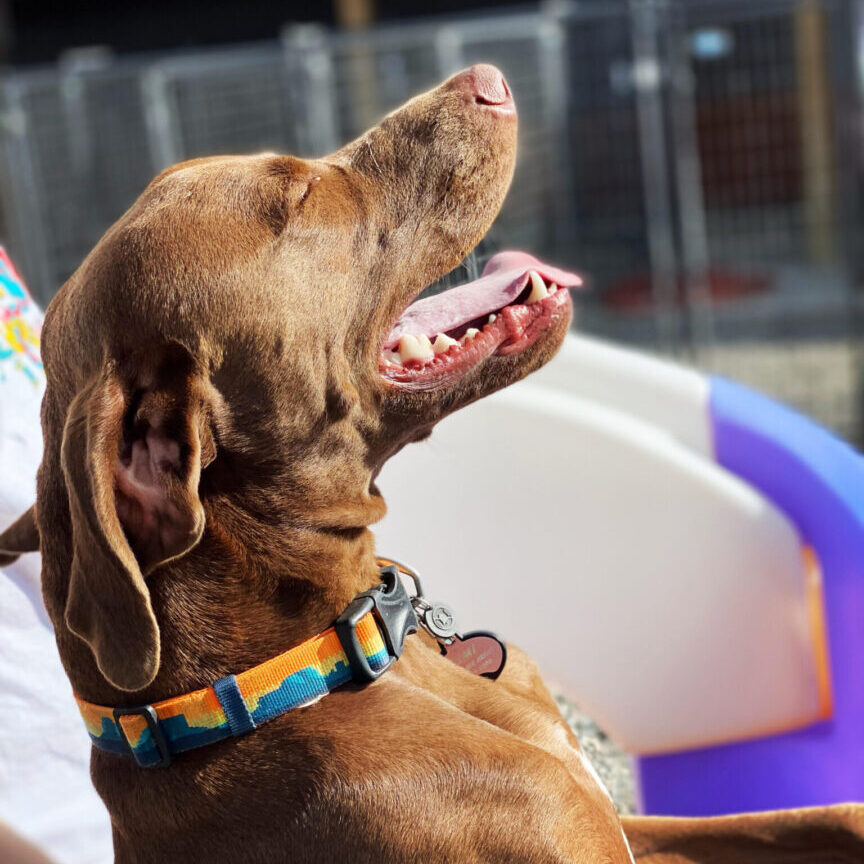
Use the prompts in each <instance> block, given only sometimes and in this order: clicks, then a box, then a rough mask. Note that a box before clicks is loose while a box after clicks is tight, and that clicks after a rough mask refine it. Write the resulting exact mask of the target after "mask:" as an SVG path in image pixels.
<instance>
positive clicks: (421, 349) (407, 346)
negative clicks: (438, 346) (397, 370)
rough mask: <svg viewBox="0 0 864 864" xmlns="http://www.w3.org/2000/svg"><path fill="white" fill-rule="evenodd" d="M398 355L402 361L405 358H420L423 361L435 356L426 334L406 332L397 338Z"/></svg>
mask: <svg viewBox="0 0 864 864" xmlns="http://www.w3.org/2000/svg"><path fill="white" fill-rule="evenodd" d="M399 355H400V356H401V358H402V362H403V363H404V362H405V361H406V360H420V361H421V362H425V361H426V360H431V359H432V358H433V357H434V356H435V352H434V351H433V350H432V343H431V342H430V341H429V337H428V336H412V335H411V334H410V333H406V334H405V335H404V336H403V337H402V338H401V339H400V340H399Z"/></svg>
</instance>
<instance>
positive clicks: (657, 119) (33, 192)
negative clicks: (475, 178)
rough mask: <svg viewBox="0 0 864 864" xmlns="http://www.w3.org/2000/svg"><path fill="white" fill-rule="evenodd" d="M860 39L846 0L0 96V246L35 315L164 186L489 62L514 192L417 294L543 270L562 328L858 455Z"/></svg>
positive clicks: (391, 47)
mask: <svg viewBox="0 0 864 864" xmlns="http://www.w3.org/2000/svg"><path fill="white" fill-rule="evenodd" d="M862 21H864V4H862V3H860V2H857V0H796V2H787V0H747V2H745V0H690V2H686V3H684V2H681V0H583V2H567V0H557V2H552V3H547V4H544V5H543V6H542V7H541V8H540V10H539V11H537V12H519V13H517V14H501V13H493V14H485V15H479V16H473V17H457V18H449V19H443V18H442V19H433V20H429V21H421V22H417V23H411V24H407V25H403V24H400V25H398V26H378V27H374V28H371V29H369V30H366V31H363V32H351V33H347V32H332V31H329V30H326V29H324V28H321V27H318V26H313V25H304V26H299V27H298V26H294V27H290V28H288V29H286V31H285V32H284V33H283V38H282V39H281V42H273V43H262V44H259V45H254V46H243V47H237V48H232V49H230V50H219V51H210V52H201V51H199V52H195V53H190V54H172V55H165V56H162V57H147V58H139V59H131V60H124V61H116V60H110V58H105V57H102V58H101V59H100V58H97V62H95V63H94V62H92V59H93V58H90V61H88V62H85V63H83V64H82V63H72V64H69V63H65V64H62V65H60V66H57V67H52V68H49V69H42V70H35V71H27V72H22V73H17V74H13V75H10V76H7V77H6V78H5V79H4V81H3V82H2V86H0V99H2V104H0V112H2V113H0V128H2V137H0V195H2V211H3V214H2V215H3V220H2V221H3V223H4V225H5V228H6V230H7V231H8V233H9V237H8V238H4V239H6V240H7V242H8V243H9V245H10V247H11V249H12V252H13V254H14V255H15V256H16V258H17V259H18V261H19V262H20V264H21V267H22V270H23V271H24V273H25V276H26V277H27V278H28V279H29V281H30V282H31V285H32V287H33V289H34V291H35V293H36V295H37V296H38V297H39V298H40V299H41V300H42V301H43V302H44V301H46V300H47V299H48V298H49V297H50V296H51V294H52V293H53V292H54V291H55V290H56V289H57V287H58V286H59V285H60V284H61V282H62V281H63V280H64V279H65V278H66V277H67V276H68V275H69V273H70V272H71V271H72V270H73V269H74V268H75V267H76V266H77V265H78V263H79V262H80V261H81V259H82V258H83V257H84V255H85V254H86V253H87V252H88V251H89V249H90V248H91V247H92V245H93V244H94V243H95V242H96V240H97V239H98V237H99V236H100V234H101V233H102V232H103V231H104V229H105V228H106V227H107V226H108V225H109V224H110V223H111V222H112V221H113V220H115V219H116V218H117V217H119V216H120V215H121V214H122V212H123V211H124V210H125V208H126V207H128V206H129V204H130V203H131V202H132V201H133V200H134V198H135V196H136V195H137V194H138V193H139V191H140V190H141V189H142V188H143V187H144V185H145V184H146V183H147V182H148V180H149V179H150V178H151V177H152V176H153V174H154V173H155V172H156V171H158V170H160V169H161V168H163V167H165V166H166V165H168V164H170V163H172V162H175V161H178V160H180V159H184V158H189V157H192V156H197V155H205V154H217V153H243V152H256V151H261V150H268V149H273V150H279V151H288V152H297V153H299V154H301V155H321V154H324V153H327V152H330V151H332V150H333V149H335V148H336V147H338V146H340V145H341V144H342V143H344V142H346V141H348V140H350V139H351V138H354V137H356V136H357V135H359V134H360V133H362V132H363V131H364V130H365V129H366V128H368V127H369V126H370V125H372V124H373V123H376V122H377V121H378V120H379V119H380V118H381V116H382V115H383V114H385V113H386V112H387V111H389V110H390V109H392V108H394V107H396V106H397V105H399V104H401V103H402V102H403V101H405V100H406V99H408V98H409V97H411V96H412V95H414V94H415V93H417V92H419V91H421V90H424V89H426V88H428V87H431V86H434V85H435V84H437V83H438V82H440V81H441V80H442V79H443V78H444V77H445V76H447V75H450V74H452V73H454V72H456V71H457V70H459V69H461V68H464V67H465V66H468V65H470V64H472V63H476V62H491V63H495V64H496V65H498V66H499V67H500V68H501V69H502V70H503V72H504V74H505V76H506V77H507V79H508V81H509V83H510V85H511V87H512V89H513V91H514V93H515V95H516V99H517V103H518V106H519V115H520V124H519V159H518V164H517V169H516V174H515V177H514V181H513V186H512V189H511V191H510V194H509V196H508V199H507V201H506V202H505V204H504V208H503V210H502V213H501V215H500V217H499V219H498V221H497V223H496V225H495V226H493V229H492V231H491V232H490V235H489V238H488V239H487V241H485V242H484V244H482V245H481V248H480V250H479V252H478V253H477V254H475V255H474V256H472V257H471V258H470V259H469V260H468V261H466V262H465V263H464V265H463V266H462V267H461V268H460V269H459V270H458V272H456V273H454V274H452V275H451V276H450V277H448V278H446V279H444V280H442V283H441V284H442V285H444V284H451V283H452V282H453V281H456V280H457V279H458V280H459V281H461V280H464V279H465V278H466V277H467V278H471V277H472V276H475V275H476V274H477V271H478V269H479V268H480V267H481V266H482V264H483V262H484V260H485V258H486V257H487V256H488V255H489V254H490V253H491V252H493V251H495V250H496V249H499V248H504V247H514V246H515V247H521V248H524V249H526V250H527V251H532V252H535V253H537V254H540V255H543V256H547V257H548V258H550V260H555V261H557V262H559V263H561V264H563V265H567V266H570V267H573V268H575V269H577V270H580V271H582V272H584V273H585V274H586V276H587V277H588V284H589V290H587V291H585V292H583V293H582V295H581V297H580V299H579V301H578V307H579V308H578V315H577V320H578V326H579V327H581V328H582V329H587V330H589V331H593V332H597V333H600V334H602V335H605V336H608V337H610V338H613V339H619V340H623V341H628V342H635V343H638V344H641V345H643V346H646V347H650V348H655V349H659V350H662V351H665V352H671V353H675V354H684V355H685V356H687V357H689V358H691V359H694V360H695V361H696V362H698V363H700V364H702V365H704V366H705V367H706V368H708V369H712V370H719V371H724V372H727V373H732V374H734V375H735V376H736V377H738V378H739V379H741V380H743V381H745V382H750V383H752V384H754V385H756V386H758V387H760V388H762V389H765V390H767V391H768V392H771V393H774V394H775V395H777V396H780V397H781V398H785V399H787V400H789V401H791V402H792V403H793V404H797V405H799V406H800V407H802V408H804V409H805V410H807V411H810V412H811V413H813V414H815V415H816V416H817V417H819V418H820V419H822V420H823V421H825V422H826V423H828V424H829V425H831V426H833V427H834V428H836V429H838V430H839V431H841V432H843V433H844V434H846V435H849V436H851V437H855V438H857V439H858V440H860V439H861V438H862V437H864V431H862V430H864V418H862V395H861V394H862V389H864V387H862V380H864V373H862V367H864V360H862V357H861V352H862V348H861V344H862V337H861V332H862V327H861V319H862V316H864V310H862V303H861V299H862V295H861V292H860V290H859V285H860V283H861V277H862V275H864V244H861V242H860V238H861V236H862V228H864V215H862V213H864V210H862V205H864V197H862V190H864V160H862V159H861V157H860V152H861V147H860V141H861V130H862V129H864V118H862V115H861V92H860V89H861V85H862V81H864V75H862V74H861V70H860V59H859V58H860V56H864V52H861V51H859V45H860V44H861V43H862V42H864V35H862V34H864V25H862ZM856 62H857V64H858V65H856ZM440 287H441V286H440V285H439V286H436V288H440ZM808 363H809V364H810V365H809V366H807V364H808ZM805 366H806V367H807V369H808V370H809V371H805Z"/></svg>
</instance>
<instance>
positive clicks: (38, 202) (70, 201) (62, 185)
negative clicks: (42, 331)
mask: <svg viewBox="0 0 864 864" xmlns="http://www.w3.org/2000/svg"><path fill="white" fill-rule="evenodd" d="M3 97H4V109H3V110H4V118H5V120H6V122H5V123H4V155H5V156H6V158H7V163H6V166H5V169H6V170H5V175H6V182H5V183H4V191H6V192H7V193H8V194H7V195H4V199H5V200H4V210H5V211H6V213H7V221H8V223H9V226H10V230H11V232H12V234H11V237H10V247H11V249H12V253H13V255H15V256H16V257H17V258H18V259H19V260H20V262H21V268H22V271H23V273H24V276H25V278H27V279H28V280H30V282H31V283H32V286H33V288H34V291H35V293H36V296H37V297H38V298H39V299H40V300H43V301H44V300H45V299H46V298H47V297H50V295H51V294H52V293H53V292H54V291H55V290H56V289H57V288H58V287H59V285H60V283H61V282H62V281H63V279H65V278H66V276H67V275H68V274H69V273H70V272H71V271H72V270H73V269H74V268H75V267H76V266H77V264H78V263H79V262H80V257H79V256H80V252H81V248H82V245H83V239H82V230H83V228H82V221H83V220H82V219H81V212H80V209H79V204H80V201H81V199H82V191H83V188H84V183H83V176H82V174H81V172H80V171H78V170H77V166H78V165H79V164H80V158H79V157H78V154H76V150H75V139H74V136H73V135H72V134H71V125H72V123H73V122H77V118H73V116H71V115H72V114H73V113H74V112H73V111H72V110H71V107H70V100H69V91H68V89H67V90H66V91H65V92H64V89H63V85H62V79H61V78H60V77H59V76H57V75H49V74H46V75H38V76H31V77H28V78H27V79H26V80H18V81H7V82H6V84H5V86H4V90H3ZM10 204H11V205H12V206H10Z"/></svg>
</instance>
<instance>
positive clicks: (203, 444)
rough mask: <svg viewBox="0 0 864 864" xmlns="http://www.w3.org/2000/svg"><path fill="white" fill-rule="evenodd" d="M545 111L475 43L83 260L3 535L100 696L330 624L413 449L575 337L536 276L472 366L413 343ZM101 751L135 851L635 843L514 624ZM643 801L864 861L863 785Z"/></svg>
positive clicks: (374, 857)
mask: <svg viewBox="0 0 864 864" xmlns="http://www.w3.org/2000/svg"><path fill="white" fill-rule="evenodd" d="M515 119H516V115H515V109H514V106H513V102H512V99H511V97H510V95H509V92H508V91H507V88H506V84H505V83H504V81H503V79H502V78H501V76H500V73H498V72H497V70H494V69H493V68H491V67H474V68H473V69H471V70H468V71H467V72H464V73H462V74H461V75H458V76H456V77H454V78H452V79H451V80H450V81H448V82H446V83H445V84H444V85H442V86H441V87H439V88H438V89H436V90H433V91H431V92H429V93H427V94H425V95H422V96H420V97H418V98H416V99H414V100H412V101H411V102H409V103H408V104H407V105H406V106H404V107H403V108H401V109H400V110H399V111H397V112H395V113H393V114H391V115H390V116H389V117H387V118H386V119H385V120H384V121H383V122H382V123H381V125H380V126H378V127H376V128H374V129H372V130H370V131H369V132H368V133H367V134H366V135H364V136H363V137H362V138H360V139H359V140H357V141H355V142H354V143H352V144H349V145H348V146H347V147H345V148H343V149H342V150H340V151H338V152H337V153H335V154H334V155H332V156H330V157H328V158H326V159H322V160H317V161H303V160H300V159H295V158H292V157H287V156H276V155H261V156H253V157H245V158H212V159H201V160H196V161H193V162H187V163H184V164H182V165H179V166H177V167H175V168H173V169H171V170H169V171H166V172H165V173H163V174H162V175H160V176H159V177H157V178H156V179H155V180H154V181H153V183H151V184H150V186H149V187H148V188H147V189H146V190H145V192H144V193H143V195H142V196H141V198H140V199H139V200H138V201H137V202H136V203H135V204H134V206H133V207H132V208H131V209H130V210H129V212H128V213H126V215H125V216H123V217H122V219H120V221H119V222H118V223H117V224H116V225H115V226H114V227H113V228H111V229H110V230H109V231H108V233H107V234H106V235H105V236H104V237H103V238H102V240H101V241H100V242H99V244H98V245H97V247H96V248H95V249H94V250H93V252H92V253H91V254H90V255H89V256H88V257H87V259H86V260H85V261H84V263H83V264H82V266H81V267H80V268H79V270H78V271H77V272H76V273H75V274H74V275H73V276H72V278H71V279H70V280H69V281H68V282H67V284H66V285H64V286H63V288H62V289H61V291H60V292H59V293H58V295H57V296H56V298H55V299H54V301H53V302H52V303H51V305H50V307H49V309H48V312H47V315H46V320H45V328H44V333H43V352H44V353H43V356H44V363H45V369H46V374H47V378H48V387H47V391H46V395H45V400H44V404H43V410H42V423H43V433H44V441H45V454H44V459H43V462H42V466H41V469H40V472H39V478H38V499H37V509H35V510H34V511H31V512H30V513H29V514H25V516H24V517H22V519H21V520H19V522H18V523H16V525H15V526H13V528H12V529H10V530H9V531H7V532H6V533H5V534H4V535H3V536H2V537H0V549H2V550H3V551H4V552H5V553H6V554H7V556H12V555H15V554H17V553H19V552H21V551H26V550H28V549H35V548H36V547H37V545H38V546H39V547H40V548H41V550H42V554H43V587H44V596H45V603H46V606H47V608H48V611H49V614H50V615H51V618H52V621H53V623H54V626H55V629H56V635H57V642H58V646H59V650H60V656H61V659H62V662H63V664H64V666H65V669H66V671H67V673H68V675H69V678H70V680H71V682H72V685H73V687H74V689H75V691H76V692H77V694H78V695H79V696H81V697H82V698H84V699H86V700H88V701H90V702H93V703H97V704H101V705H108V706H123V705H141V704H143V703H153V702H156V701H158V700H161V699H165V698H167V697H170V696H173V695H175V694H182V693H187V692H189V691H191V690H194V689H196V688H200V687H204V686H207V685H209V684H211V683H212V682H213V681H215V680H216V679H219V678H221V677H222V676H225V675H228V674H230V673H237V672H240V671H242V670H245V669H247V668H249V667H252V666H254V665H255V664H258V663H261V662H263V661H265V660H267V659H269V658H271V657H274V656H275V655H277V654H279V653H280V652H283V651H285V650H286V649H288V648H290V647H292V646H294V645H297V644H299V643H301V642H303V641H304V640H306V639H308V638H309V637H310V636H312V635H314V634H315V633H317V632H320V631H322V630H324V629H325V628H327V627H329V626H330V625H331V624H332V622H333V621H334V619H335V618H336V617H337V616H338V615H339V614H340V612H342V610H343V609H345V607H346V606H347V605H348V603H349V601H351V599H352V598H353V597H354V596H355V595H356V594H357V593H358V592H360V591H362V590H364V589H366V588H368V587H369V586H370V585H373V584H375V583H376V582H377V581H378V579H379V576H378V567H377V565H376V561H375V557H374V546H373V539H372V535H371V533H370V532H369V530H368V526H369V525H371V524H373V523H374V522H376V521H377V520H378V519H380V518H381V516H382V515H383V513H384V502H383V500H382V498H381V495H380V494H379V492H378V489H377V488H376V486H375V477H376V475H377V474H378V472H379V471H380V469H381V466H382V465H383V463H384V462H385V460H386V459H388V458H389V457H390V456H392V455H393V454H394V453H396V452H397V451H398V450H399V449H400V448H401V447H402V446H404V445H405V444H406V443H408V442H410V441H415V440H418V439H420V438H423V437H425V436H426V435H428V434H429V431H430V430H431V429H432V427H433V426H434V425H435V423H436V422H437V421H438V420H440V419H441V418H442V417H443V416H445V415H446V414H448V413H450V412H451V411H454V410H456V409H458V408H460V407H462V406H464V405H467V404H468V403H469V402H471V401H473V400H475V399H477V398H479V397H481V396H484V395H486V394H487V393H491V392H492V391H494V390H497V389H499V388H501V387H504V386H506V385H508V384H510V383H511V382H514V381H516V380H518V379H520V378H522V377H523V376H525V375H526V374H528V373H529V372H531V371H532V370H534V369H536V368H537V367H539V366H540V365H541V364H543V363H544V362H546V361H547V360H548V359H549V358H550V357H551V356H552V355H553V354H554V353H555V351H556V349H557V348H558V346H559V345H560V343H561V341H562V339H563V337H564V335H565V333H566V331H567V327H568V323H569V317H570V315H569V301H568V300H567V299H566V292H563V291H561V292H558V294H556V295H553V298H557V300H554V302H552V300H551V299H550V300H549V301H544V304H545V305H543V306H542V310H544V311H543V314H539V313H538V314H537V315H533V317H532V316H531V315H529V314H528V312H525V311H524V309H522V308H519V304H514V305H513V309H512V310H511V312H510V313H508V314H507V315H502V316H499V317H500V320H501V322H502V323H499V324H498V326H497V327H493V328H492V329H491V330H490V331H488V333H487V332H486V331H485V330H484V334H485V335H483V336H482V338H479V339H477V340H476V341H475V342H472V344H471V345H470V346H467V345H466V347H464V350H463V348H459V349H458V350H457V351H456V352H455V353H454V354H453V357H454V358H455V359H453V360H452V362H448V363H443V364H437V365H436V366H435V368H436V369H441V368H443V369H444V371H443V372H441V373H439V372H429V371H428V369H427V371H426V372H424V371H423V370H422V369H419V368H418V367H419V366H420V365H422V364H417V363H414V364H413V365H412V364H410V363H408V364H406V366H405V368H404V369H402V368H399V367H398V366H397V368H396V369H395V371H394V369H393V368H391V367H388V366H387V365H386V363H385V361H384V360H383V355H382V347H386V344H385V343H386V340H387V339H388V334H389V333H390V329H391V327H392V326H393V322H394V321H396V319H397V318H398V317H399V316H400V313H402V312H403V310H404V309H405V308H406V306H407V305H408V304H409V303H410V302H411V300H412V299H413V298H414V297H415V296H416V295H417V293H418V292H419V291H420V289H422V287H423V286H424V285H426V284H427V283H429V282H430V281H432V280H434V279H436V278H437V277H439V276H440V275H441V274H442V273H444V272H446V271H448V270H449V269H450V268H451V267H453V266H454V265H455V264H456V263H458V262H459V261H460V260H461V259H462V258H463V257H464V255H465V254H466V253H467V252H468V251H469V250H470V249H471V248H472V247H473V246H474V245H475V244H476V243H477V242H478V240H479V239H480V238H481V237H482V235H483V234H484V232H485V231H486V230H487V229H488V228H489V226H490V224H491V223H492V221H493V219H494V217H495V215H496V213H497V211H498V209H499V207H500V205H501V202H502V200H503V198H504V194H505V192H506V190H507V187H508V184H509V181H510V177H511V174H512V170H513V164H514V158H515V145H516V122H515ZM526 308H527V307H526ZM538 308H539V307H538ZM490 311H492V310H490ZM523 313H524V314H523ZM490 334H491V337H490ZM460 344H462V343H460ZM460 351H461V352H462V353H459V352H460ZM391 366H392V364H391ZM429 368H431V367H429ZM37 525H38V534H37V530H36V526H37ZM441 539H442V542H446V538H441ZM82 734H83V732H82ZM92 776H93V782H94V784H95V785H96V788H97V789H98V791H99V793H100V794H101V796H102V798H103V800H104V801H105V803H106V805H107V807H108V809H109V811H110V813H111V818H112V823H113V830H114V843H115V849H116V856H117V860H118V861H121V862H132V861H135V862H174V861H177V862H180V861H183V862H192V861H202V862H204V861H206V862H208V864H214V862H223V861H224V862H241V861H242V862H273V861H286V862H287V861H296V862H348V861H350V862H376V864H377V862H474V861H490V862H508V861H509V862H555V861H558V862H565V861H566V862H626V861H629V860H630V852H629V850H628V847H627V843H626V841H625V839H624V835H623V833H622V829H621V823H620V822H619V820H618V818H617V816H616V814H615V811H614V809H613V807H612V804H611V802H610V800H609V799H608V797H607V796H606V794H605V792H604V790H602V788H601V787H600V785H599V784H598V783H597V782H596V780H595V777H594V775H593V773H592V772H591V771H590V769H589V767H588V766H587V764H586V762H585V760H584V759H583V758H582V755H581V753H580V750H579V746H578V743H577V742H576V741H575V739H574V738H573V737H572V735H571V734H570V733H569V731H568V729H567V727H566V726H565V724H564V723H563V721H562V719H561V717H560V715H559V712H558V710H557V708H556V707H555V704H554V703H553V701H552V700H551V698H550V697H549V695H548V693H547V692H546V689H545V687H544V686H543V684H542V682H541V680H540V678H539V676H538V675H537V673H536V671H535V669H534V667H533V666H532V664H531V663H530V661H528V660H527V659H526V658H525V657H524V656H523V655H520V654H518V652H516V651H515V649H514V650H511V652H510V660H509V662H508V664H507V667H506V669H505V671H504V674H503V675H502V676H501V678H500V679H499V680H498V681H496V682H492V681H489V680H486V679H484V678H479V677H477V676H474V675H472V674H471V673H469V672H467V671H465V670H463V669H461V668H459V667H457V666H455V665H454V664H451V663H450V662H449V661H447V660H446V659H444V658H442V657H441V655H440V653H439V652H438V650H437V647H436V646H435V644H434V643H433V642H431V640H428V639H427V638H426V637H420V636H412V637H410V638H409V639H408V640H407V643H406V646H405V654H404V656H403V657H402V659H401V660H400V661H399V662H398V663H396V664H395V665H394V667H393V668H392V669H391V670H390V671H388V672H387V673H386V674H385V675H383V676H382V677H381V678H380V679H379V680H378V681H376V682H375V683H373V684H369V685H364V686H359V685H349V686H346V687H343V688H341V689H339V690H337V691H336V692H334V693H333V694H331V695H329V696H327V697H326V698H324V699H322V700H321V701H319V702H316V703H315V704H313V705H310V706H308V707H306V708H302V709H299V710H296V711H292V712H290V713H288V714H285V715H283V716H282V717H280V718H278V719H276V720H273V721H272V722H270V723H268V724H266V725H264V726H262V727H260V728H259V729H257V730H256V731H255V732H253V733H251V734H248V735H245V736H244V737H241V738H232V739H229V740H226V741H222V742H219V743H216V744H213V745H210V746H207V747H203V748H201V749H198V750H194V751H191V752H189V753H186V754H183V755H182V756H179V757H178V758H177V759H176V760H175V761H174V763H173V764H172V765H171V766H170V767H169V768H167V769H164V770H152V771H145V770H143V769H141V768H138V767H137V766H136V765H135V764H134V763H133V762H132V761H131V760H130V759H125V758H123V757H120V756H115V755H112V754H106V753H103V752H101V751H97V750H94V754H93V760H92ZM626 828H627V831H628V833H629V834H630V836H631V838H632V839H633V843H634V847H635V849H636V852H637V854H638V855H640V856H641V855H644V856H645V858H646V860H650V861H665V862H672V861H715V860H717V861H719V860H724V861H754V862H755V861H766V862H767V861H772V862H774V861H785V860H796V861H797V860H804V858H802V857H801V856H804V857H806V856H808V855H813V854H814V849H819V850H820V852H819V853H818V854H817V857H816V858H813V859H812V860H819V861H822V862H824V861H827V860H829V857H830V855H831V854H834V856H835V857H834V858H833V859H830V860H837V861H841V860H842V861H852V860H864V841H862V840H861V839H860V838H861V835H862V834H864V816H862V810H861V808H852V807H849V808H845V809H840V810H834V811H831V810H825V811H805V812H802V813H796V814H791V815H776V814H773V815H768V816H762V817H752V818H750V817H747V818H738V819H729V820H720V821H719V822H713V821H699V822H694V823H689V822H683V823H682V822H678V821H671V822H670V821H664V820H645V821H639V820H627V822H626ZM799 847H800V848H801V849H802V850H807V851H802V852H801V853H800V855H799V853H798V852H795V851H793V848H794V849H797V848H799ZM823 852H824V855H823V854H822V853H823ZM784 856H785V857H784ZM796 856H797V857H796ZM843 856H845V857H843ZM807 860H810V859H809V858H808V859H807Z"/></svg>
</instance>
